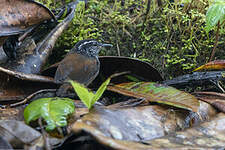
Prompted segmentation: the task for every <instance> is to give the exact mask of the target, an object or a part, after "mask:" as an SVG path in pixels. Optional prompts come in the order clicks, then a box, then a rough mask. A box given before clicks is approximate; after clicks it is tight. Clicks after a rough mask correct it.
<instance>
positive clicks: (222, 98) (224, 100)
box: [194, 92, 225, 113]
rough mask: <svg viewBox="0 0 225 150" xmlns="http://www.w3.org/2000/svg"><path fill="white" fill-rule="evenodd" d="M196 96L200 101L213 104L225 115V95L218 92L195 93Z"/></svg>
mask: <svg viewBox="0 0 225 150" xmlns="http://www.w3.org/2000/svg"><path fill="white" fill-rule="evenodd" d="M194 94H196V95H197V97H198V98H199V99H200V100H202V101H204V102H207V103H209V104H211V105H212V106H214V107H215V108H217V109H218V110H219V111H221V112H224V113H225V94H223V93H216V92H195V93H194Z"/></svg>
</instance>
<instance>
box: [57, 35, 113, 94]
mask: <svg viewBox="0 0 225 150" xmlns="http://www.w3.org/2000/svg"><path fill="white" fill-rule="evenodd" d="M102 47H112V45H111V44H104V43H100V42H98V41H96V40H94V39H89V40H82V41H79V42H78V43H77V44H76V45H75V46H74V48H72V49H71V50H70V52H69V53H68V54H67V55H66V56H65V58H64V59H63V60H62V61H61V62H60V63H59V65H58V68H57V70H56V73H55V77H54V80H55V82H56V83H64V82H66V81H68V80H75V81H77V82H79V83H81V84H84V85H86V86H87V85H89V84H90V83H91V82H92V81H93V80H94V79H95V77H96V76H97V75H98V72H99V68H100V62H99V60H98V53H99V51H100V50H101V48H102ZM60 89H61V90H60ZM60 89H59V90H58V94H59V93H62V91H63V89H62V87H61V88H60ZM58 94H57V95H58Z"/></svg>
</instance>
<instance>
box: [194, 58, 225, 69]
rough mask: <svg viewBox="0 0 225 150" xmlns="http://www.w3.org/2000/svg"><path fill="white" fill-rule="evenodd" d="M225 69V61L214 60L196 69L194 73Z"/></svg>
mask: <svg viewBox="0 0 225 150" xmlns="http://www.w3.org/2000/svg"><path fill="white" fill-rule="evenodd" d="M222 69H225V60H214V61H211V62H209V63H207V64H205V65H202V66H200V67H198V68H196V69H195V70H194V71H201V70H222Z"/></svg>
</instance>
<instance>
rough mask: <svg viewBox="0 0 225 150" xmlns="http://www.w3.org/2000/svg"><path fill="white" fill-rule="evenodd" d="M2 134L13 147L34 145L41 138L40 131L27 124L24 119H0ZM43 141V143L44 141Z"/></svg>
mask: <svg viewBox="0 0 225 150" xmlns="http://www.w3.org/2000/svg"><path fill="white" fill-rule="evenodd" d="M0 135H1V136H2V137H4V139H5V140H6V141H8V142H9V143H10V144H11V145H12V146H13V148H23V147H24V145H27V146H32V145H35V144H37V143H38V142H40V140H41V134H40V133H39V132H38V131H36V130H34V129H33V128H31V127H29V126H27V125H26V124H24V123H23V122H22V121H16V120H0ZM41 143H42V145H43V141H42V142H41ZM41 143H39V144H41Z"/></svg>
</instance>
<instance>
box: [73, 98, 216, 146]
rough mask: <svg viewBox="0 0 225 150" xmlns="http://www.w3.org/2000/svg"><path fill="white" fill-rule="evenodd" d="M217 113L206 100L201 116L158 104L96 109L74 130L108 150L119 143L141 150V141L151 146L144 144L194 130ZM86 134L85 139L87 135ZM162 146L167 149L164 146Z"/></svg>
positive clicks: (81, 120) (78, 122) (202, 103)
mask: <svg viewBox="0 0 225 150" xmlns="http://www.w3.org/2000/svg"><path fill="white" fill-rule="evenodd" d="M197 114H199V115H200V116H198V115H197ZM216 114H217V111H216V110H215V109H214V108H213V107H212V106H210V105H209V104H207V103H205V102H202V101H200V107H199V111H198V113H192V112H191V113H188V111H184V110H181V109H177V110H176V109H171V108H167V107H164V106H157V105H149V106H139V107H122V106H121V107H114V106H113V107H112V106H107V107H100V108H96V107H95V108H93V109H92V110H91V111H90V113H88V114H87V115H85V116H84V117H82V118H81V119H79V120H78V121H77V122H75V123H74V124H73V127H72V130H73V132H74V133H75V134H76V135H80V133H81V132H82V133H83V132H85V133H87V134H90V135H91V137H94V138H95V139H97V141H98V142H99V143H102V144H104V145H105V146H107V147H108V148H113V149H121V148H118V147H117V146H118V145H117V144H121V145H119V146H123V144H125V145H126V143H130V144H132V145H129V144H128V145H126V146H127V148H126V149H135V148H136V149H139V148H140V147H139V146H138V147H139V148H137V147H136V146H135V144H136V142H139V144H140V146H141V147H142V146H143V147H145V146H148V145H144V144H141V143H142V142H143V143H145V141H146V142H147V141H148V140H153V139H158V138H163V136H166V135H170V134H173V133H174V132H176V131H179V130H181V129H184V128H188V127H190V125H191V124H192V123H193V124H194V125H195V126H196V125H198V124H199V123H200V122H203V121H205V120H210V119H212V118H213V117H214V116H215V115H216ZM200 118H201V119H202V120H201V121H200V120H199V119H200ZM193 121H194V122H193ZM82 135H84V136H85V134H82ZM131 141H136V142H131ZM117 142H118V143H117ZM114 144H115V145H114ZM139 144H138V145H139ZM160 145H161V146H163V143H161V144H160ZM133 146H134V147H133ZM164 146H165V145H164ZM145 148H147V147H145ZM122 149H123V148H122Z"/></svg>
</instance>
